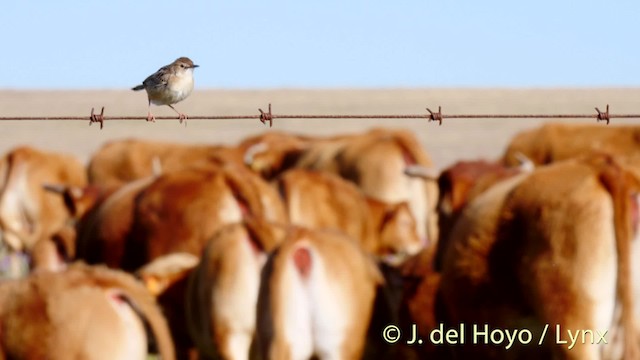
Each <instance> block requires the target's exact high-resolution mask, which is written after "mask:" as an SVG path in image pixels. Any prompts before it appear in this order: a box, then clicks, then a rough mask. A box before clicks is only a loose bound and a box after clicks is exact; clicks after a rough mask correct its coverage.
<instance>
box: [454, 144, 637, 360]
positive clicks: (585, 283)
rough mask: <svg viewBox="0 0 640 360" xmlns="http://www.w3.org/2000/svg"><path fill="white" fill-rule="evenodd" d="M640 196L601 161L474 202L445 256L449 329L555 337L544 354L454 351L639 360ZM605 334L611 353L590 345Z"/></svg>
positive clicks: (476, 350)
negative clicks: (638, 264)
mask: <svg viewBox="0 0 640 360" xmlns="http://www.w3.org/2000/svg"><path fill="white" fill-rule="evenodd" d="M638 191H640V183H639V182H638V179H637V178H636V177H634V176H632V175H631V172H629V171H628V170H626V169H625V168H624V167H621V166H619V165H618V164H617V163H616V162H615V161H614V159H612V158H611V157H608V156H595V157H591V158H587V159H582V160H569V161H566V162H559V163H557V164H553V165H549V166H545V167H541V168H538V169H537V170H536V171H535V172H533V173H532V174H523V175H518V176H516V177H512V178H510V179H507V180H505V181H502V182H500V183H499V184H497V185H496V186H494V187H492V188H491V189H489V190H487V191H486V192H485V193H483V194H482V195H480V196H479V197H477V198H476V199H475V200H474V201H473V202H471V203H470V204H469V205H468V206H467V208H466V209H465V211H464V212H463V214H462V216H461V218H460V219H459V220H458V222H457V223H456V225H455V226H454V228H453V231H452V234H451V239H450V243H449V245H448V247H447V249H446V251H445V255H444V261H443V270H442V278H441V295H442V304H443V306H444V307H445V309H446V316H445V317H446V319H447V321H448V326H451V327H456V328H459V326H460V324H465V325H466V326H467V330H468V332H467V335H468V336H471V334H472V332H473V326H474V325H476V326H479V327H480V330H481V331H484V329H485V328H484V327H483V325H484V324H488V325H487V326H488V328H489V329H490V331H491V330H493V329H496V328H498V329H502V330H507V329H508V330H509V331H511V332H512V333H513V331H514V330H517V331H524V330H526V331H529V332H530V334H532V336H533V338H536V337H537V338H536V339H535V340H536V341H537V340H539V339H540V338H541V337H543V336H544V335H543V334H545V333H546V338H544V339H543V344H542V346H538V345H537V343H536V344H535V345H534V344H533V343H531V344H528V345H519V344H518V343H517V341H516V343H515V345H513V346H512V347H510V348H508V349H507V346H508V344H507V343H504V342H503V343H500V344H497V345H496V344H491V341H489V344H486V343H485V342H483V341H484V340H482V339H485V340H486V338H483V337H481V338H480V340H479V341H481V342H482V343H481V344H480V345H475V346H468V347H465V346H460V345H457V346H456V347H455V350H460V351H461V354H460V355H461V356H463V357H464V356H465V355H466V356H470V355H471V354H473V357H474V358H480V357H483V358H496V357H505V356H513V357H517V358H519V359H524V358H532V359H533V358H536V359H537V358H541V357H547V358H549V357H552V356H554V357H558V358H571V359H600V358H619V357H621V356H623V358H625V359H637V358H638V356H639V355H640V353H638V349H637V346H638V338H637V335H636V333H635V329H634V328H635V322H636V321H637V317H636V316H635V314H634V309H633V306H634V304H633V303H634V301H633V293H634V290H633V289H634V288H635V289H637V287H638V285H640V284H638V281H637V279H638V277H637V276H638V275H640V274H635V273H634V274H633V282H632V281H631V280H632V274H631V268H630V267H631V263H630V257H631V256H632V255H631V254H632V252H633V254H634V255H633V256H636V252H637V251H639V250H640V249H639V248H638V242H637V239H636V240H634V242H633V244H632V243H631V237H632V236H634V237H635V236H637V234H638V232H637V230H638V218H637V209H638V198H637V196H638V195H637V194H638ZM616 314H618V315H616ZM545 325H549V326H548V328H546V327H545ZM545 329H546V330H545ZM569 330H570V331H572V332H573V334H574V335H575V333H579V334H580V336H582V335H583V334H586V335H585V336H586V340H584V343H583V341H582V340H580V341H577V343H576V344H574V345H573V346H572V347H571V349H569V346H571V341H570V340H569V343H568V344H563V343H560V341H567V340H568V337H569V336H570V335H569V334H568V331H569ZM587 330H589V332H587ZM606 331H608V333H609V337H607V338H606V339H605V340H606V341H607V342H608V343H609V344H610V345H604V346H603V345H602V342H600V345H597V344H594V345H592V344H591V339H592V338H591V337H589V336H594V337H595V338H594V340H593V342H594V343H596V342H598V341H599V340H600V336H599V335H602V334H603V333H605V332H606ZM525 339H526V336H525ZM469 343H470V342H469ZM481 352H482V353H481Z"/></svg>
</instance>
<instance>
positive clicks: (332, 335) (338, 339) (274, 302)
mask: <svg viewBox="0 0 640 360" xmlns="http://www.w3.org/2000/svg"><path fill="white" fill-rule="evenodd" d="M381 282H382V277H381V275H380V272H379V270H378V269H377V267H376V266H375V263H374V262H373V261H372V260H371V258H370V257H369V256H368V255H366V254H365V253H364V252H363V250H362V248H361V247H360V246H359V245H358V243H357V242H356V241H355V240H352V239H351V238H349V237H346V236H345V235H343V234H342V233H340V232H336V231H329V230H324V231H321V230H316V231H312V230H306V229H302V228H292V229H291V230H290V231H289V232H288V234H287V235H286V238H285V240H284V242H283V243H282V244H281V245H280V247H278V248H277V249H276V250H275V251H274V252H272V253H271V255H270V257H269V260H268V261H267V264H266V265H265V267H264V269H263V273H262V281H261V288H260V292H259V297H258V331H257V336H258V339H257V343H258V349H259V350H258V352H259V355H260V357H261V358H264V359H308V358H310V357H311V356H313V355H315V356H316V357H317V358H319V359H359V358H360V357H361V355H362V352H363V350H364V343H365V337H366V333H367V326H368V324H369V319H370V317H371V311H372V307H373V301H374V296H375V292H376V287H377V286H378V285H379V284H380V283H381Z"/></svg>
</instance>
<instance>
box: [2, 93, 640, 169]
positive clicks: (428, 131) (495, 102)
mask: <svg viewBox="0 0 640 360" xmlns="http://www.w3.org/2000/svg"><path fill="white" fill-rule="evenodd" d="M269 103H272V106H273V110H272V111H273V113H274V114H421V113H426V110H425V108H426V107H429V108H431V109H437V108H438V106H442V111H443V113H444V114H595V110H594V107H599V108H600V109H604V108H605V106H606V104H610V106H611V113H612V114H616V113H617V114H622V113H632V114H640V88H638V89H636V88H628V89H371V90H362V89H339V90H335V89H326V90H299V89H291V90H225V89H216V90H202V89H196V90H195V91H194V93H193V94H192V95H191V97H189V98H188V99H187V100H185V101H183V102H182V103H179V104H178V105H177V108H178V110H180V111H182V112H184V113H186V114H187V115H192V116H203V115H253V114H258V113H259V112H258V108H262V109H266V108H267V105H268V104H269ZM102 106H104V107H105V115H107V116H146V111H147V100H146V95H145V94H144V93H143V92H135V93H134V92H132V91H129V90H122V91H120V90H117V91H116V90H108V91H107V90H83V91H13V90H0V117H7V116H87V118H88V116H89V113H90V111H91V108H92V107H95V108H96V109H100V107H102ZM152 111H153V112H154V114H155V115H156V116H172V115H174V113H173V111H172V110H171V109H170V108H168V107H166V106H163V107H157V106H153V107H152ZM545 121H556V122H557V121H559V120H554V119H547V120H540V119H524V120H523V119H480V120H465V119H449V120H447V119H445V122H444V123H443V125H442V126H438V125H437V123H428V122H427V121H426V120H421V119H415V120H412V119H407V120H393V119H378V120H372V119H356V120H353V119H335V120H322V119H317V120H316V119H314V120H298V119H291V120H289V119H280V120H278V119H276V120H275V121H274V125H273V128H272V129H273V130H284V131H291V132H296V133H302V134H313V135H329V134H337V133H354V132H360V131H363V130H365V129H368V128H371V127H399V128H407V129H411V130H412V131H413V132H414V133H415V134H416V135H417V136H418V138H419V139H420V141H421V143H422V144H423V146H424V147H425V148H426V149H427V151H428V152H429V154H430V155H431V157H432V158H433V160H434V163H435V165H436V167H438V168H442V167H445V166H447V165H449V164H450V163H452V162H454V161H456V160H459V159H477V158H487V159H493V158H496V157H498V156H499V155H500V154H501V153H502V151H503V150H504V148H505V146H506V144H507V143H508V141H509V139H510V138H511V137H512V136H513V135H514V134H516V133H517V132H519V131H522V130H524V129H528V128H532V127H535V126H538V125H539V124H541V123H543V122H545ZM562 121H564V122H575V123H587V124H595V123H596V121H595V119H578V120H562ZM639 121H640V119H626V120H623V119H614V120H613V123H614V124H625V123H626V124H629V123H631V124H633V123H638V122H639ZM600 126H605V125H604V124H602V123H601V124H600ZM610 126H611V125H610ZM264 131H270V129H269V128H268V127H265V126H264V125H262V124H261V123H260V122H259V121H258V120H217V121H210V120H190V121H189V122H188V125H187V126H186V127H185V126H184V125H179V123H178V120H162V121H157V122H156V123H147V122H145V121H142V120H137V121H131V120H127V121H124V120H123V121H118V120H114V121H107V122H105V126H104V129H102V130H100V129H99V126H98V125H97V124H93V125H91V126H89V122H88V120H86V121H0V153H4V152H6V151H8V150H10V149H11V148H13V147H15V146H19V145H31V146H35V147H38V148H42V149H47V150H54V151H62V152H68V153H72V154H74V155H76V156H77V157H78V158H80V159H81V160H82V161H87V160H88V159H89V157H90V156H91V154H92V153H93V152H95V151H96V150H97V149H98V148H99V147H100V146H102V145H103V144H104V143H105V142H107V141H110V140H114V139H120V138H142V139H156V140H166V141H174V142H185V143H210V144H233V143H236V142H237V141H239V140H240V139H242V138H243V137H245V136H249V135H253V134H257V133H261V132H264Z"/></svg>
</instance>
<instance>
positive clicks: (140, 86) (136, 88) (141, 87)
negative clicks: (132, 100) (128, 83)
mask: <svg viewBox="0 0 640 360" xmlns="http://www.w3.org/2000/svg"><path fill="white" fill-rule="evenodd" d="M142 89H144V85H142V84H140V85H138V86H136V87H133V88H131V90H133V91H140V90H142Z"/></svg>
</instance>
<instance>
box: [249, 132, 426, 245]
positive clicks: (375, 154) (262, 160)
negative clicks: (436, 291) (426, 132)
mask: <svg viewBox="0 0 640 360" xmlns="http://www.w3.org/2000/svg"><path fill="white" fill-rule="evenodd" d="M272 144H277V146H273V145H272ZM285 144H286V145H288V146H285V145H282V144H279V143H278V142H277V141H272V142H267V141H264V142H259V141H258V142H255V141H254V145H253V146H252V147H251V146H250V147H248V148H247V150H246V152H245V153H250V154H251V156H245V163H246V164H247V165H248V166H249V167H250V168H252V169H254V170H256V169H257V170H258V171H260V172H262V173H269V174H278V173H280V172H282V171H284V170H286V168H288V167H298V168H304V169H311V170H322V171H328V172H332V173H335V174H338V175H340V176H341V177H344V178H345V179H348V180H350V181H353V182H354V183H356V184H357V185H358V187H360V188H361V189H362V190H363V191H364V193H365V194H366V195H367V196H369V197H372V198H375V199H377V200H380V201H384V202H387V203H399V202H402V201H407V202H408V204H409V207H410V209H411V212H412V213H413V215H414V217H415V219H416V223H417V230H418V235H419V236H420V237H421V238H423V239H425V241H430V242H431V243H432V244H434V245H435V241H436V239H437V219H436V218H437V214H436V212H435V206H436V201H437V193H438V189H437V185H436V184H435V182H434V181H426V182H425V181H424V179H422V178H420V177H414V176H410V174H411V173H412V171H407V169H411V168H413V167H416V166H420V167H422V168H431V167H432V161H431V159H430V158H429V156H428V155H427V153H426V152H425V151H424V150H423V149H422V147H421V146H420V144H419V142H418V140H417V139H416V138H415V137H414V136H413V134H412V133H410V132H409V131H405V130H393V129H371V130H369V131H367V132H365V133H362V134H353V135H340V136H335V137H330V138H316V139H310V138H304V137H298V138H297V139H296V140H294V141H289V142H287V143H285ZM278 167H284V168H278Z"/></svg>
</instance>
